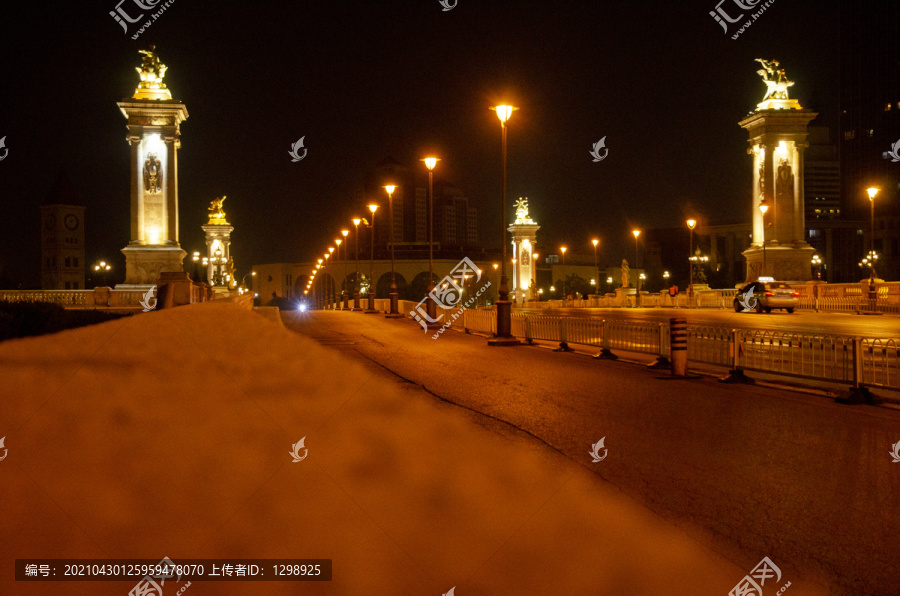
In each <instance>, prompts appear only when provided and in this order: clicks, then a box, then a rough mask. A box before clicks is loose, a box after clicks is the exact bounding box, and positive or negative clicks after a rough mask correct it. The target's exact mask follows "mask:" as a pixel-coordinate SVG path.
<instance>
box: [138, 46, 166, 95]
mask: <svg viewBox="0 0 900 596" xmlns="http://www.w3.org/2000/svg"><path fill="white" fill-rule="evenodd" d="M138 52H139V53H141V54H143V55H144V57H143V58H141V65H140V66H135V67H134V68H135V70H136V71H137V72H138V75H140V77H141V82H140V83H138V86H137V89H135V90H134V95H133V96H132V99H172V94H171V93H170V92H169V90H168V89H167V88H166V84H165V83H163V82H162V81H163V77H164V76H166V65H165V64H163V63H161V62H160V61H159V56H157V54H156V46H155V45H152V44H151V45H150V49H149V50H138Z"/></svg>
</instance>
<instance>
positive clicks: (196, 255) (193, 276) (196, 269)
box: [191, 250, 200, 281]
mask: <svg viewBox="0 0 900 596" xmlns="http://www.w3.org/2000/svg"><path fill="white" fill-rule="evenodd" d="M191 261H192V262H193V263H194V271H193V273H192V274H191V280H192V281H200V269H199V267H200V253H199V252H198V251H196V250H195V251H194V252H193V253H192V254H191Z"/></svg>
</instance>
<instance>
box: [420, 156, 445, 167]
mask: <svg viewBox="0 0 900 596" xmlns="http://www.w3.org/2000/svg"><path fill="white" fill-rule="evenodd" d="M422 161H424V162H425V167H426V168H428V169H429V170H433V169H434V166H436V165H437V162H439V161H441V160H440V158H437V157H426V158H425V159H423V160H422Z"/></svg>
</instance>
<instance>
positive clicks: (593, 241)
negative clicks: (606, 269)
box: [591, 238, 600, 296]
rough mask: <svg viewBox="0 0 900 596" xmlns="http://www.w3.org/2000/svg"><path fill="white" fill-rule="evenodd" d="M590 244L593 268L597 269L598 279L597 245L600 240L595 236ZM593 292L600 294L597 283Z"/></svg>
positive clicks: (598, 276)
mask: <svg viewBox="0 0 900 596" xmlns="http://www.w3.org/2000/svg"><path fill="white" fill-rule="evenodd" d="M591 244H593V245H594V269H596V270H597V279H600V265H599V264H598V262H597V245H598V244H600V240H599V239H597V238H594V239H593V240H591ZM594 294H596V295H597V296H599V295H600V284H599V283H598V284H597V285H596V286H595V287H594Z"/></svg>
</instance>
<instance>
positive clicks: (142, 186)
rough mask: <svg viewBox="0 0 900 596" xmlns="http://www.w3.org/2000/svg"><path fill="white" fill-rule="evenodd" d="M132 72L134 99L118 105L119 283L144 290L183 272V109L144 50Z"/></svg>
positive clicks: (157, 63)
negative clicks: (124, 197)
mask: <svg viewBox="0 0 900 596" xmlns="http://www.w3.org/2000/svg"><path fill="white" fill-rule="evenodd" d="M141 53H142V54H144V58H143V59H142V61H141V66H140V67H138V68H137V71H138V74H139V75H140V78H141V81H140V83H139V84H138V87H137V88H136V89H135V91H134V95H133V96H132V97H131V98H129V99H125V100H122V101H120V102H118V104H117V105H118V106H119V109H120V110H121V111H122V115H123V116H125V118H126V119H127V120H128V124H127V126H128V135H127V137H126V139H127V140H128V143H129V145H130V149H131V152H130V160H131V240H130V242H129V243H128V246H126V247H125V248H123V249H122V253H123V254H124V255H125V283H124V284H120V285H119V286H117V287H126V288H127V287H133V288H136V287H146V286H150V285H153V284H155V283H156V281H157V279H158V278H159V274H160V273H161V272H163V271H183V267H182V262H183V259H184V256H185V254H186V253H185V251H184V250H182V248H181V246H180V245H179V243H178V158H177V157H178V156H177V152H178V149H179V148H180V147H181V141H180V135H181V129H180V124H181V122H183V121H184V120H185V119H187V117H188V113H187V109H186V108H185V106H184V104H182V103H180V102H178V101H175V100H173V99H172V94H171V93H170V92H169V90H168V89H167V88H166V85H165V84H164V83H163V82H162V80H163V77H164V76H165V72H166V66H165V65H164V64H161V63H160V61H159V57H158V56H157V55H156V53H155V51H154V47H153V46H150V50H149V51H147V50H141Z"/></svg>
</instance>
